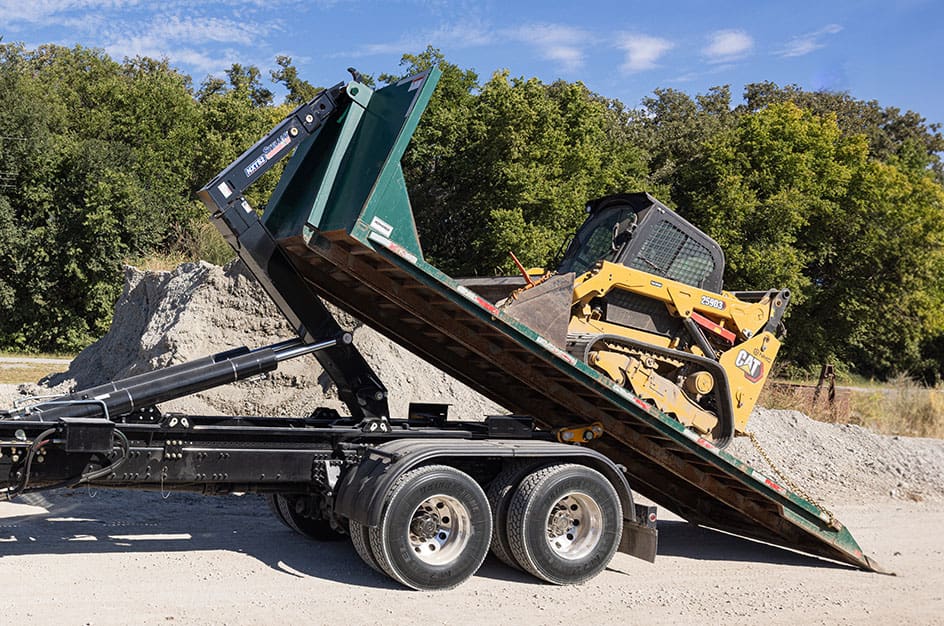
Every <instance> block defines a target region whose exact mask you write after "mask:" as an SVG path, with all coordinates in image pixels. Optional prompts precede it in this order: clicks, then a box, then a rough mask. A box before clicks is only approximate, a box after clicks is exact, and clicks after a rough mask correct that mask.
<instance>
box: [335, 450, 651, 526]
mask: <svg viewBox="0 0 944 626" xmlns="http://www.w3.org/2000/svg"><path fill="white" fill-rule="evenodd" d="M483 457H489V458H516V459H535V460H536V461H540V460H542V459H546V460H547V461H556V460H568V461H572V462H576V463H581V464H583V465H587V466H589V467H592V468H593V469H595V470H597V471H599V472H600V473H601V474H603V475H604V476H605V477H606V478H607V479H608V480H609V481H610V482H611V483H612V484H613V487H614V488H615V489H616V493H617V494H618V495H619V498H620V504H621V505H622V509H623V519H624V520H625V521H626V522H629V523H631V524H633V525H635V524H636V517H637V510H638V509H637V507H636V506H635V504H634V503H633V494H632V491H631V490H630V487H629V482H628V481H627V480H626V477H625V476H624V475H623V472H622V471H620V469H619V467H618V466H617V465H616V464H615V463H613V461H611V460H610V459H609V458H607V457H606V456H604V455H603V454H601V453H599V452H597V451H595V450H591V449H590V448H584V447H578V446H573V445H568V444H562V443H556V442H551V441H532V440H520V439H515V440H502V439H490V440H487V441H469V440H467V439H401V440H395V441H390V442H387V443H384V444H381V445H378V446H376V447H372V448H371V449H370V450H369V451H368V452H367V454H366V456H365V457H364V459H363V460H362V461H361V462H360V464H358V465H357V466H356V467H353V468H351V469H350V470H348V471H347V472H345V474H344V475H343V476H342V477H341V479H340V480H339V481H338V484H337V488H336V495H335V502H334V510H335V512H336V513H338V514H340V515H342V516H344V517H347V518H349V519H351V520H354V521H356V522H359V523H360V524H363V525H364V526H378V525H379V524H380V518H381V515H382V514H383V506H384V500H385V497H386V494H387V492H388V491H389V489H390V488H391V487H392V486H393V484H394V483H395V482H396V480H397V479H398V478H399V477H400V476H402V475H403V474H404V473H406V472H408V471H409V470H411V469H413V468H415V467H418V466H420V465H427V464H429V463H431V462H433V461H436V462H442V463H445V464H447V465H448V464H449V460H450V459H472V458H483Z"/></svg>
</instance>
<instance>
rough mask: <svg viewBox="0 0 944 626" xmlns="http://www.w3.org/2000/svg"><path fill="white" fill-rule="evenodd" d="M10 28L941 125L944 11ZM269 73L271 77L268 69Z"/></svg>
mask: <svg viewBox="0 0 944 626" xmlns="http://www.w3.org/2000/svg"><path fill="white" fill-rule="evenodd" d="M0 35H2V36H3V40H4V41H7V42H10V41H19V42H23V43H25V44H26V45H27V46H29V47H32V46H36V45H38V44H41V43H47V42H51V43H59V44H63V45H68V46H71V45H74V44H81V45H83V46H87V47H96V48H102V49H104V50H105V51H107V52H108V53H109V54H111V55H112V56H113V57H115V58H117V59H121V58H123V57H125V56H134V55H138V54H140V55H148V56H155V57H167V58H168V59H170V61H171V62H172V64H173V65H174V66H176V67H177V68H179V69H181V70H182V71H184V72H187V73H188V74H191V75H192V76H193V77H194V80H195V82H196V83H199V82H201V81H202V79H203V78H205V77H206V76H207V75H209V74H214V75H221V74H222V71H223V70H224V69H226V68H227V67H229V65H230V64H231V63H234V62H238V63H242V64H254V65H257V66H259V67H260V68H262V69H264V70H268V69H271V68H273V67H274V66H275V57H276V55H279V54H287V55H289V56H291V57H293V58H294V59H295V63H296V65H297V66H298V68H299V71H300V73H301V75H302V76H303V77H304V78H306V79H307V80H309V81H310V82H312V83H314V84H318V85H327V84H333V83H335V82H337V81H338V80H342V79H344V78H345V76H346V74H345V72H344V70H345V68H347V67H348V66H350V65H353V66H355V67H357V68H358V69H359V70H361V71H363V72H367V73H370V74H374V75H376V74H379V73H381V72H385V71H386V72H392V71H396V69H397V66H398V62H399V59H400V56H401V55H402V54H403V53H405V52H419V51H421V50H423V49H424V48H425V47H426V45H427V44H432V45H434V46H436V47H438V48H440V49H441V50H442V51H443V52H444V54H445V55H446V58H447V59H448V60H450V61H452V62H453V63H456V64H457V65H459V66H460V67H463V68H472V69H474V70H476V71H477V72H478V73H479V76H480V78H482V79H483V80H485V79H487V78H488V77H489V76H490V75H491V73H492V72H493V71H495V70H498V69H503V68H507V69H508V70H510V72H511V74H512V75H514V76H527V77H530V76H537V77H539V78H541V79H542V80H544V81H548V82H549V81H553V80H555V79H557V78H563V79H565V80H570V81H574V80H581V81H583V82H584V83H585V84H586V85H587V86H588V87H590V88H591V89H593V90H594V91H596V92H598V93H600V94H602V95H604V96H607V97H611V98H619V99H620V100H622V101H623V102H625V103H626V104H628V105H631V106H634V105H637V104H638V103H639V101H640V99H641V98H642V97H644V96H646V95H647V94H649V93H651V92H652V90H653V89H655V88H658V87H672V88H675V89H680V90H682V91H686V92H688V93H691V94H695V93H703V92H705V91H706V90H707V89H708V88H709V87H711V86H713V85H721V84H730V85H731V88H732V92H733V94H734V95H735V98H736V100H739V96H740V94H741V91H742V88H743V86H744V85H745V84H746V83H750V82H757V81H763V80H772V81H774V82H777V83H779V84H781V85H783V84H788V83H796V84H798V85H800V86H802V87H804V88H806V89H824V88H825V89H833V90H842V91H848V92H849V93H851V94H852V95H853V96H854V97H856V98H860V99H864V100H870V99H876V100H878V101H879V102H880V103H881V104H882V105H884V106H896V107H899V108H901V109H911V110H914V111H917V112H918V113H920V114H921V115H923V116H924V117H926V118H927V119H928V121H929V122H944V43H942V42H944V2H941V1H940V0H900V1H894V0H891V1H890V0H884V1H874V0H863V1H860V2H851V1H842V0H833V1H830V0H820V1H819V2H808V1H806V0H795V1H792V2H748V1H744V0H742V1H739V2H733V1H731V2H726V1H724V0H716V1H704V2H699V1H697V0H684V1H680V2H663V3H658V2H634V1H629V0H624V1H623V2H606V1H594V0H583V1H581V0H571V1H569V2H557V1H554V0H546V1H543V2H538V1H535V0H528V1H522V2H516V1H514V0H505V1H504V2H501V1H495V0H480V1H477V2H470V1H466V0H392V1H389V0H388V1H380V0H307V1H299V0H238V1H237V0H216V1H213V2H210V1H201V0H191V1H189V2H185V1H182V0H164V1H162V2H148V1H145V0H0ZM265 75H266V76H268V73H267V72H266V74H265Z"/></svg>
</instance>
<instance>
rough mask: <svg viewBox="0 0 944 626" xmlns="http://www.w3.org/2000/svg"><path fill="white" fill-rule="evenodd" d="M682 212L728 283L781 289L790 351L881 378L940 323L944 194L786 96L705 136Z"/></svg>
mask: <svg viewBox="0 0 944 626" xmlns="http://www.w3.org/2000/svg"><path fill="white" fill-rule="evenodd" d="M698 164H699V166H700V172H701V178H700V180H699V182H698V185H697V186H693V188H692V189H691V191H690V197H691V200H692V206H690V207H687V213H688V214H689V215H690V217H691V218H692V219H693V221H695V223H697V224H699V225H700V226H701V227H702V228H704V229H705V230H706V231H707V232H709V234H711V235H712V236H714V237H715V238H716V239H717V240H718V242H719V243H720V244H721V246H722V248H723V249H724V250H725V252H726V255H727V260H728V265H727V284H728V286H729V288H735V289H745V288H770V287H788V288H790V289H791V290H792V292H793V294H794V304H793V305H792V309H791V312H790V316H789V320H790V322H789V327H790V329H791V332H790V336H789V342H788V344H787V347H788V350H787V352H788V354H789V355H790V357H791V358H792V359H793V360H794V361H796V362H797V363H798V364H799V365H800V366H801V367H802V366H806V365H814V364H817V363H822V362H824V361H826V360H830V359H838V360H840V361H843V362H848V363H853V364H855V366H856V369H857V370H858V371H859V372H860V373H864V374H867V375H877V376H881V377H885V376H889V375H891V374H893V373H895V372H899V371H905V370H907V369H908V368H910V367H911V366H913V365H914V364H917V363H921V361H922V356H921V342H922V340H923V339H925V338H926V337H928V336H933V335H934V334H935V333H940V331H941V330H942V328H944V327H942V325H941V323H942V319H941V313H940V312H941V306H942V305H944V302H942V301H941V294H942V293H944V289H942V288H944V282H942V277H941V274H940V267H941V262H942V249H941V244H942V241H944V239H942V236H944V202H942V199H944V190H942V189H941V187H940V185H938V184H937V183H936V182H935V181H934V180H933V175H932V174H931V173H930V172H928V171H926V170H923V169H918V170H916V169H907V168H906V169H902V168H900V167H899V166H898V165H896V164H895V163H882V162H880V161H877V160H874V159H871V158H869V144H868V142H867V141H866V138H865V136H864V135H849V134H844V133H843V132H841V130H840V128H839V126H838V124H837V122H836V119H835V117H834V116H829V117H827V118H821V117H818V116H816V115H814V114H813V113H811V112H810V111H808V110H803V109H801V108H799V107H798V106H797V105H795V104H793V103H792V102H783V103H775V104H771V105H770V106H768V107H766V108H764V109H763V110H761V111H758V112H756V113H753V114H750V115H744V116H741V117H740V119H739V121H738V123H737V125H736V126H734V127H733V128H731V129H730V130H728V131H726V132H723V133H719V134H717V135H716V136H715V137H713V138H712V139H710V140H709V141H707V142H706V143H705V145H704V153H703V156H702V157H701V159H700V160H699V161H698Z"/></svg>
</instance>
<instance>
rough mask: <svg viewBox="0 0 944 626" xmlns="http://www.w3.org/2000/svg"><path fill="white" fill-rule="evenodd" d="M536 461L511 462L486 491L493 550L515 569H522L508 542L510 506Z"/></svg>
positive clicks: (500, 559) (502, 560)
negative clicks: (490, 515)
mask: <svg viewBox="0 0 944 626" xmlns="http://www.w3.org/2000/svg"><path fill="white" fill-rule="evenodd" d="M533 467H534V463H533V462H530V461H517V462H511V463H509V464H508V465H507V466H506V467H505V468H504V469H503V470H502V471H501V472H499V473H498V475H497V476H496V477H495V478H494V479H493V480H492V482H491V483H489V485H488V490H487V491H486V492H485V495H486V497H487V498H488V505H489V507H490V508H491V509H492V544H491V551H492V554H494V555H495V558H497V559H498V560H499V561H501V562H502V563H504V564H505V565H507V566H509V567H513V568H514V569H518V570H520V569H521V565H519V564H518V561H517V560H515V556H514V554H512V552H511V546H510V545H509V544H508V506H509V504H510V503H511V498H512V496H514V495H515V490H516V489H517V488H518V484H519V483H520V482H521V480H522V479H523V478H524V477H525V476H527V475H528V474H529V473H530V471H531V470H532V468H533Z"/></svg>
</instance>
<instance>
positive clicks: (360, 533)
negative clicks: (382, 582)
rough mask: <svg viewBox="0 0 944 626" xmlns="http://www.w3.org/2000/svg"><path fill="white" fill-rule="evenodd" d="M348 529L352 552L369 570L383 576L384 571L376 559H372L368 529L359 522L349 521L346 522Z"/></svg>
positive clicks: (372, 553)
mask: <svg viewBox="0 0 944 626" xmlns="http://www.w3.org/2000/svg"><path fill="white" fill-rule="evenodd" d="M348 529H349V530H350V532H351V543H353V544H354V551H355V552H357V556H359V557H361V560H362V561H363V562H364V563H367V565H368V566H370V569H372V570H374V571H375V572H378V573H380V574H383V573H384V571H383V570H382V569H381V568H380V565H379V564H378V563H377V559H376V558H375V557H374V551H373V550H372V549H371V547H370V528H369V527H367V526H364V525H363V524H361V523H360V522H355V521H354V520H350V521H349V522H348Z"/></svg>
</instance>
